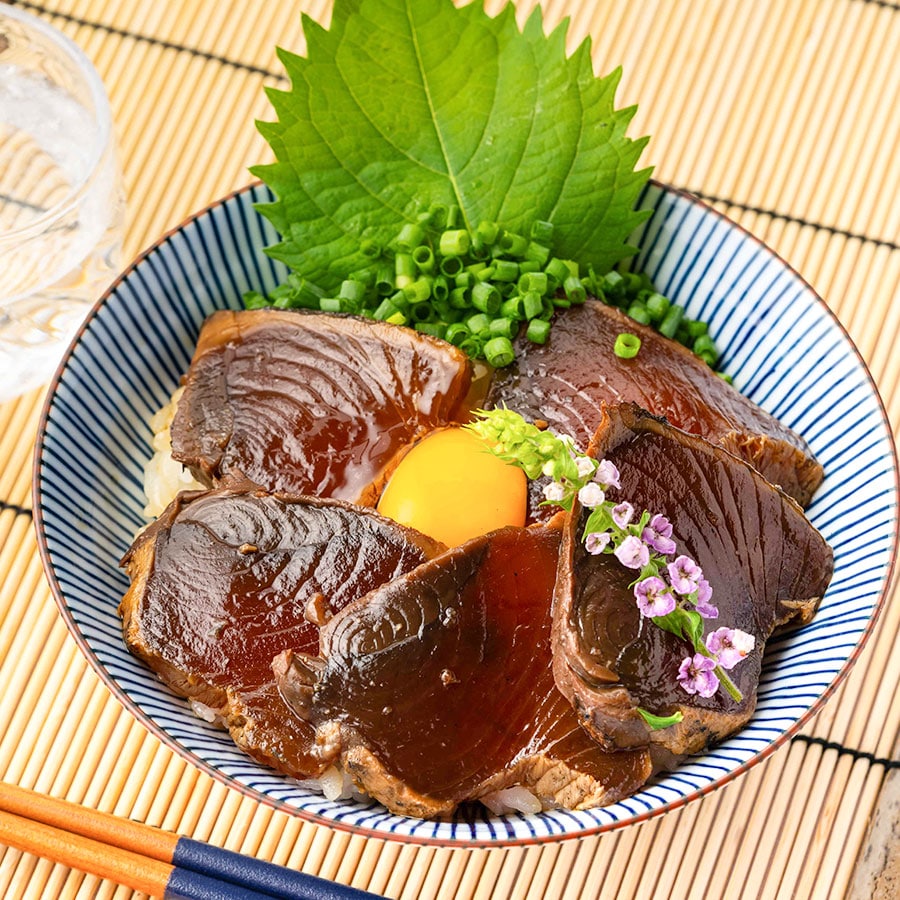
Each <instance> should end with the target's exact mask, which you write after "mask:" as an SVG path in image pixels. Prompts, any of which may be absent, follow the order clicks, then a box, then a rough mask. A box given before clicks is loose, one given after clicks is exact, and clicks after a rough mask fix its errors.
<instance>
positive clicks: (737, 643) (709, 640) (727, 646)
mask: <svg viewBox="0 0 900 900" xmlns="http://www.w3.org/2000/svg"><path fill="white" fill-rule="evenodd" d="M755 646H756V638H755V637H753V635H752V634H747V632H746V631H741V630H740V629H739V628H717V629H716V630H715V631H712V632H710V633H709V634H708V635H707V636H706V647H707V649H708V650H709V652H710V653H713V654H714V655H715V657H716V659H717V660H718V662H719V665H720V666H721V667H722V668H723V669H733V668H734V667H735V666H736V665H737V664H738V663H739V662H740V661H741V660H742V659H743V658H744V657H745V656H746V655H747V654H748V653H749V652H750V651H751V650H752V649H753V648H754V647H755Z"/></svg>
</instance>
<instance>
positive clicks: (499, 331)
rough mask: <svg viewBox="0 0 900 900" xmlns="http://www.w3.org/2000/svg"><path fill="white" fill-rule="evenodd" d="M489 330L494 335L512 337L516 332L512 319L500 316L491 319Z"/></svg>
mask: <svg viewBox="0 0 900 900" xmlns="http://www.w3.org/2000/svg"><path fill="white" fill-rule="evenodd" d="M489 330H490V332H491V334H492V335H494V337H505V338H512V337H513V335H514V334H515V333H516V323H515V321H514V320H513V319H509V318H507V317H506V316H500V317H499V318H496V319H492V320H491V324H490V328H489Z"/></svg>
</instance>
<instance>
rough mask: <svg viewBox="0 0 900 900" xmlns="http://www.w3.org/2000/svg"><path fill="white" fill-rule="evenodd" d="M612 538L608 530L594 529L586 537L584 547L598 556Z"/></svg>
mask: <svg viewBox="0 0 900 900" xmlns="http://www.w3.org/2000/svg"><path fill="white" fill-rule="evenodd" d="M611 540H612V535H611V534H610V533H609V532H608V531H592V532H591V533H590V534H589V535H588V536H587V537H586V538H585V539H584V549H585V550H587V552H588V553H591V554H593V555H594V556H596V555H597V554H598V553H602V552H603V551H604V550H605V549H606V548H607V547H608V546H609V542H610V541H611Z"/></svg>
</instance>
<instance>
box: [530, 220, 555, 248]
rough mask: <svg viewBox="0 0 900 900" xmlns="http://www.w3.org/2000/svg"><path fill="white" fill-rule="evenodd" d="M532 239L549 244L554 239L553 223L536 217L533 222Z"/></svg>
mask: <svg viewBox="0 0 900 900" xmlns="http://www.w3.org/2000/svg"><path fill="white" fill-rule="evenodd" d="M530 233H531V239H532V240H534V241H538V242H540V243H542V244H549V243H550V241H552V240H553V223H552V222H545V221H543V220H541V219H535V220H534V221H533V222H532V223H531V232H530Z"/></svg>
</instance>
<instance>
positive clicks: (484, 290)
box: [472, 281, 501, 316]
mask: <svg viewBox="0 0 900 900" xmlns="http://www.w3.org/2000/svg"><path fill="white" fill-rule="evenodd" d="M500 304H501V298H500V293H499V291H498V290H497V288H495V287H494V286H493V285H490V284H488V283H487V282H485V281H479V282H478V284H476V285H475V287H474V288H472V306H474V307H475V309H479V310H481V312H484V313H487V314H488V315H490V316H493V315H496V314H497V313H498V312H499V311H500Z"/></svg>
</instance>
